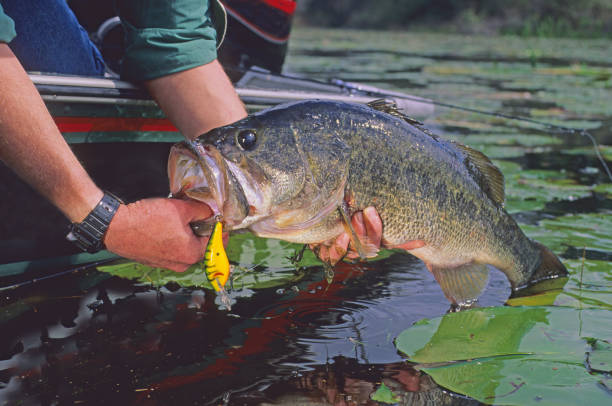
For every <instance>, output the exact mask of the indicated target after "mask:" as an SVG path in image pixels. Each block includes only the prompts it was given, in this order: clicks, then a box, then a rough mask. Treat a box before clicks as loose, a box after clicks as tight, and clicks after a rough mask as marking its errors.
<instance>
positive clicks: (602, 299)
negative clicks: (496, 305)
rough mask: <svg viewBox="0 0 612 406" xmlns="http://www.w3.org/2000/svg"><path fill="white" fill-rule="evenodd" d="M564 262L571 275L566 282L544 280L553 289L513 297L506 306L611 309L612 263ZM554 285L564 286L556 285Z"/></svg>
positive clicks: (589, 261) (592, 261)
mask: <svg viewBox="0 0 612 406" xmlns="http://www.w3.org/2000/svg"><path fill="white" fill-rule="evenodd" d="M563 263H564V264H565V266H566V267H567V269H568V271H569V272H570V276H569V278H564V279H565V281H561V280H550V281H545V282H546V283H549V285H551V286H550V289H547V290H544V289H542V291H541V292H540V293H536V294H534V295H531V296H522V297H515V298H510V299H508V301H507V302H506V304H508V305H511V306H541V305H555V306H564V307H574V308H576V309H587V308H594V309H606V310H612V264H610V262H606V261H597V260H590V259H585V260H582V259H580V260H575V259H574V260H564V261H563ZM557 282H559V283H557ZM563 282H565V283H563ZM555 284H557V285H560V284H561V285H562V286H553V285H555ZM538 285H539V284H538Z"/></svg>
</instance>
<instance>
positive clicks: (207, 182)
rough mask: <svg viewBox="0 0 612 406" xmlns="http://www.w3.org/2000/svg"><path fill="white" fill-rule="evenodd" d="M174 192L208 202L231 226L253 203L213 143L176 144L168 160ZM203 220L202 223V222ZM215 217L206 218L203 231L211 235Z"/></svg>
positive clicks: (215, 213)
mask: <svg viewBox="0 0 612 406" xmlns="http://www.w3.org/2000/svg"><path fill="white" fill-rule="evenodd" d="M168 174H169V178H170V188H171V192H172V195H173V196H174V197H178V198H185V197H187V198H191V199H194V200H198V201H201V202H203V203H206V204H207V205H208V206H210V208H211V209H212V211H213V217H216V216H221V217H223V219H224V222H225V224H226V225H227V226H229V228H231V225H232V224H238V223H240V222H241V221H242V219H244V217H246V215H247V214H248V211H249V205H248V202H247V201H246V197H245V196H244V191H243V190H242V187H241V185H240V183H239V181H238V180H237V179H236V177H235V175H234V174H233V173H232V171H231V170H230V169H229V168H228V165H227V163H226V161H225V159H224V158H223V156H222V155H221V153H220V152H219V151H218V150H217V149H216V148H215V147H213V146H212V145H210V144H201V143H198V142H195V141H185V142H182V143H180V144H177V145H175V146H173V147H172V149H171V151H170V158H169V160H168ZM200 223H202V222H200ZM213 223H214V220H212V219H211V220H204V222H203V223H202V224H201V226H205V227H201V231H197V230H196V233H198V234H200V235H202V234H208V232H209V231H210V229H211V228H212V224H213Z"/></svg>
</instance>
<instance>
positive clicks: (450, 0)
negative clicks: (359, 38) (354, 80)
mask: <svg viewBox="0 0 612 406" xmlns="http://www.w3.org/2000/svg"><path fill="white" fill-rule="evenodd" d="M296 25H299V26H307V27H328V28H358V29H374V30H405V31H427V32H440V33H456V34H481V35H518V36H524V37H564V38H612V2H610V1H609V0H578V1H571V0H514V1H508V0H407V1H402V2H398V1H396V0H377V1H376V2H372V1H369V0H336V1H328V0H299V1H298V13H297V15H296Z"/></svg>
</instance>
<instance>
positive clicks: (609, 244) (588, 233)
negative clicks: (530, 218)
mask: <svg viewBox="0 0 612 406" xmlns="http://www.w3.org/2000/svg"><path fill="white" fill-rule="evenodd" d="M521 228H522V229H523V231H525V233H526V234H527V235H528V236H529V237H531V238H533V239H535V240H538V241H539V242H541V243H543V244H544V245H546V246H547V247H548V248H550V249H551V250H553V251H554V252H563V251H565V249H566V248H567V247H574V248H576V249H582V248H584V247H586V249H588V250H595V251H600V252H604V253H610V252H612V234H611V233H610V230H612V214H610V213H589V214H576V215H571V216H561V217H557V218H555V219H545V220H541V221H540V223H539V224H538V225H537V226H534V225H530V224H523V225H521Z"/></svg>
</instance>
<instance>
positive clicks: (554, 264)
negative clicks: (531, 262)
mask: <svg viewBox="0 0 612 406" xmlns="http://www.w3.org/2000/svg"><path fill="white" fill-rule="evenodd" d="M532 243H533V245H534V246H535V247H536V249H537V250H538V251H539V253H540V264H539V265H538V267H537V268H536V269H535V271H534V272H533V274H532V275H531V278H530V279H529V282H528V285H532V284H534V283H538V282H540V281H543V280H546V279H553V278H560V277H563V276H567V275H568V272H567V269H566V268H565V265H563V264H562V263H561V261H560V260H559V258H558V257H557V256H556V255H555V254H554V253H553V252H552V251H551V250H550V249H548V248H547V247H546V246H544V245H542V244H540V243H539V242H537V241H532Z"/></svg>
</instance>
